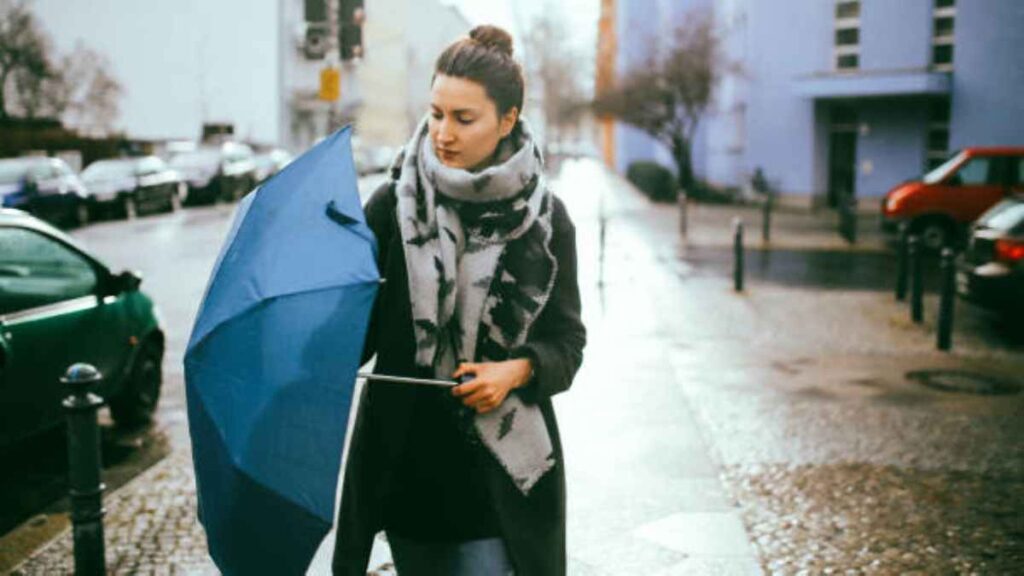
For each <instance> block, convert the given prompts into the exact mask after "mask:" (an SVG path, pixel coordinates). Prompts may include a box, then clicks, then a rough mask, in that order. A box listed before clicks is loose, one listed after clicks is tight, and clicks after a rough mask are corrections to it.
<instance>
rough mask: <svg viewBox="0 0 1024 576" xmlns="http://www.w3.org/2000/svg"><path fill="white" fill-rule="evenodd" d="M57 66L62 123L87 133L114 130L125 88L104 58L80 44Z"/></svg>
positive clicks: (99, 133)
mask: <svg viewBox="0 0 1024 576" xmlns="http://www.w3.org/2000/svg"><path fill="white" fill-rule="evenodd" d="M60 69H61V76H62V83H61V84H62V86H61V89H62V90H63V93H62V94H61V97H62V98H63V101H64V102H65V109H64V111H63V112H64V113H63V120H64V123H65V124H66V125H67V126H69V127H71V128H75V129H77V130H78V131H79V132H81V133H82V134H85V135H87V136H106V135H109V134H110V133H111V132H113V130H114V123H115V122H116V121H117V117H118V114H119V112H120V100H121V96H122V95H123V94H124V88H122V86H121V83H120V82H118V81H117V79H116V78H115V77H114V76H113V75H112V74H111V72H110V63H109V61H108V60H107V58H106V57H104V56H103V55H101V54H99V53H97V52H95V51H93V50H91V49H89V48H87V47H86V46H84V45H83V44H81V43H79V44H76V45H75V49H74V51H73V52H72V53H71V54H68V55H67V56H65V57H64V58H62V59H61V65H60Z"/></svg>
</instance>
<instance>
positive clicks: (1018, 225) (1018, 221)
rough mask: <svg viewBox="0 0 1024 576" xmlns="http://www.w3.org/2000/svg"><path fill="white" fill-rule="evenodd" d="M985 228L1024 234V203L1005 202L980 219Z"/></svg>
mask: <svg viewBox="0 0 1024 576" xmlns="http://www.w3.org/2000/svg"><path fill="white" fill-rule="evenodd" d="M979 224H981V225H982V226H984V227H985V228H991V229H993V230H1000V231H1002V232H1009V233H1011V234H1020V233H1022V232H1024V202H1020V201H1014V200H1004V201H1002V202H1000V203H999V204H996V205H995V206H994V207H993V208H992V209H991V210H989V211H988V212H986V213H985V214H983V215H982V216H981V218H980V219H979Z"/></svg>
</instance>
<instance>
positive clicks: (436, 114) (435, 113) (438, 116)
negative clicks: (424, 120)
mask: <svg viewBox="0 0 1024 576" xmlns="http://www.w3.org/2000/svg"><path fill="white" fill-rule="evenodd" d="M430 116H431V117H433V119H434V120H440V119H441V116H442V114H441V113H440V112H438V111H437V110H434V111H432V112H431V113H430Z"/></svg>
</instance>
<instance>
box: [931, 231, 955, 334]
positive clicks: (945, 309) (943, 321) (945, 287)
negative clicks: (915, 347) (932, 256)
mask: <svg viewBox="0 0 1024 576" xmlns="http://www.w3.org/2000/svg"><path fill="white" fill-rule="evenodd" d="M955 302H956V259H955V258H954V256H953V250H951V249H949V248H943V249H942V294H941V296H940V299H939V333H938V337H937V341H936V345H937V346H938V348H939V350H949V349H950V348H952V347H953V308H954V303H955Z"/></svg>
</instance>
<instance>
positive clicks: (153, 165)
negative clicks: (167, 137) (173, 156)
mask: <svg viewBox="0 0 1024 576" xmlns="http://www.w3.org/2000/svg"><path fill="white" fill-rule="evenodd" d="M163 169H164V162H163V160H161V159H159V158H156V157H153V156H150V157H148V158H143V159H142V160H139V163H138V164H137V165H136V166H135V171H136V172H137V173H139V174H155V173H157V172H160V171H161V170H163Z"/></svg>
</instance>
